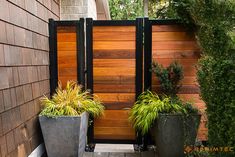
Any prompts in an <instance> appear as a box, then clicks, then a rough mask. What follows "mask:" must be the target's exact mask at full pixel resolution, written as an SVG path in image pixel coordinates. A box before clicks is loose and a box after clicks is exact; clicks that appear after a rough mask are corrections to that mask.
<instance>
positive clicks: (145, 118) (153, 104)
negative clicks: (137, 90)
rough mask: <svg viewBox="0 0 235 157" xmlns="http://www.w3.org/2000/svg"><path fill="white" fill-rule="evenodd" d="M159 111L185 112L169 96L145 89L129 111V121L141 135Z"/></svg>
mask: <svg viewBox="0 0 235 157" xmlns="http://www.w3.org/2000/svg"><path fill="white" fill-rule="evenodd" d="M160 113H172V114H176V113H186V111H185V109H184V108H183V107H182V106H180V105H178V104H176V103H172V102H171V101H170V98H169V97H164V98H163V99H162V100H161V99H160V97H159V96H158V95H157V94H155V93H152V92H151V91H146V92H144V93H142V94H141V95H140V96H139V97H138V100H137V101H136V103H135V105H134V106H133V108H132V109H131V112H130V117H129V119H130V121H131V122H132V123H133V126H134V128H135V129H136V130H138V131H140V132H141V133H142V135H144V134H146V133H147V132H148V131H149V129H150V128H151V126H152V125H153V124H154V122H155V120H156V119H157V118H158V115H159V114H160Z"/></svg>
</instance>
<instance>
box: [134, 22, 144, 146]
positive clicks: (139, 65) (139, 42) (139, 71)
mask: <svg viewBox="0 0 235 157" xmlns="http://www.w3.org/2000/svg"><path fill="white" fill-rule="evenodd" d="M135 87H136V100H137V98H138V96H139V95H140V94H141V93H142V91H143V19H142V18H137V19H136V80H135ZM136 142H137V144H138V145H139V146H140V145H141V144H142V135H141V133H140V132H137V133H136Z"/></svg>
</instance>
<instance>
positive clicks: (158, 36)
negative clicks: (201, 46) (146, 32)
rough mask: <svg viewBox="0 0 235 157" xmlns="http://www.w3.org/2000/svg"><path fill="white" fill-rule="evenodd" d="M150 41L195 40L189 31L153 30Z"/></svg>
mask: <svg viewBox="0 0 235 157" xmlns="http://www.w3.org/2000/svg"><path fill="white" fill-rule="evenodd" d="M152 41H153V42H155V41H195V37H194V34H192V33H191V32H153V33H152Z"/></svg>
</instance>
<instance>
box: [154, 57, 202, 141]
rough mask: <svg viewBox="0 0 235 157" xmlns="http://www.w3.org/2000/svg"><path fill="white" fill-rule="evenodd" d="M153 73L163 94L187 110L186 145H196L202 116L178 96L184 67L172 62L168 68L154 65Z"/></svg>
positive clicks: (185, 123)
mask: <svg viewBox="0 0 235 157" xmlns="http://www.w3.org/2000/svg"><path fill="white" fill-rule="evenodd" d="M152 72H154V74H155V75H156V76H157V78H158V79H159V82H160V87H161V91H162V93H164V94H166V95H168V96H170V97H171V101H172V102H174V103H177V104H179V105H181V106H183V107H184V108H185V110H186V111H187V114H186V115H185V117H184V134H185V145H194V144H195V140H196V136H197V131H198V127H199V124H200V119H201V115H200V114H199V111H198V109H196V108H195V107H193V106H192V104H191V103H189V102H186V103H185V102H183V101H182V100H181V99H180V98H179V97H178V96H177V94H178V92H179V90H180V88H181V86H182V84H181V81H182V79H183V78H184V76H183V67H182V66H181V65H180V64H179V63H178V62H176V61H174V62H172V63H171V64H170V65H169V66H168V67H166V68H164V67H163V66H162V65H159V64H157V63H153V66H152Z"/></svg>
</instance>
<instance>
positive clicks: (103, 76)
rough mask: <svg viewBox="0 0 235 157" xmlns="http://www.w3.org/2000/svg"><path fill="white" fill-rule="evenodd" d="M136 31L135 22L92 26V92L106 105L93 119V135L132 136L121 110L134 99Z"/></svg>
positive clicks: (108, 136)
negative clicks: (120, 24) (122, 24)
mask: <svg viewBox="0 0 235 157" xmlns="http://www.w3.org/2000/svg"><path fill="white" fill-rule="evenodd" d="M135 33H136V32H135V26H94V27H93V50H94V51H93V56H94V58H93V78H94V84H93V85H94V94H96V95H97V96H98V97H99V98H100V99H101V101H102V102H103V103H104V105H105V107H106V110H105V113H104V116H103V117H101V118H99V119H95V121H94V138H95V139H98V140H102V139H104V140H107V139H109V140H134V139H135V131H134V129H133V128H132V127H131V124H130V123H129V121H128V113H129V111H127V110H124V109H125V108H131V107H132V106H133V104H134V102H135V75H136V73H135V72H136V71H135V66H136V60H135V47H136V45H135V38H136V35H135Z"/></svg>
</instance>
